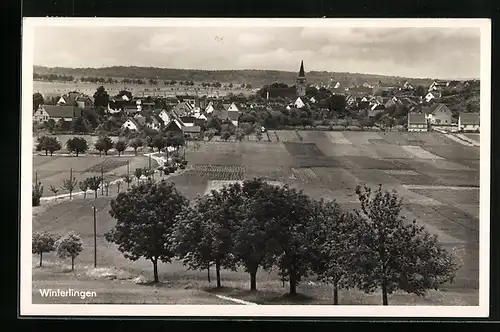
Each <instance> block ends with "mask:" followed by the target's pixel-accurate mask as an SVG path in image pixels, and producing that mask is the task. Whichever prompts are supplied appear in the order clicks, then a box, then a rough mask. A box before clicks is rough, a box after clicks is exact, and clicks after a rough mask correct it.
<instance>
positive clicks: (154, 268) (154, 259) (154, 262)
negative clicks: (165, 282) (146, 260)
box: [151, 258, 160, 282]
mask: <svg viewBox="0 0 500 332" xmlns="http://www.w3.org/2000/svg"><path fill="white" fill-rule="evenodd" d="M151 261H152V262H153V276H154V282H160V279H159V278H158V259H157V258H152V259H151Z"/></svg>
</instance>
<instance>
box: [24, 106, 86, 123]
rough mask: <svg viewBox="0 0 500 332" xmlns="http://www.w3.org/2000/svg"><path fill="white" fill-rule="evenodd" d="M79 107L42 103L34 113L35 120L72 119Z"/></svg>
mask: <svg viewBox="0 0 500 332" xmlns="http://www.w3.org/2000/svg"><path fill="white" fill-rule="evenodd" d="M76 112H77V108H76V107H73V106H54V105H40V106H39V107H38V109H37V110H36V111H35V112H34V113H33V121H36V122H40V123H43V122H45V121H48V120H49V119H53V120H54V121H56V122H57V121H59V120H61V119H63V120H64V121H72V120H73V118H75V117H76V116H77V114H76Z"/></svg>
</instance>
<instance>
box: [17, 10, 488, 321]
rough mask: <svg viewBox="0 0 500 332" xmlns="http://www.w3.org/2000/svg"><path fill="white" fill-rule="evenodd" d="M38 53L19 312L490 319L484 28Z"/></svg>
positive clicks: (253, 37)
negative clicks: (30, 199)
mask: <svg viewBox="0 0 500 332" xmlns="http://www.w3.org/2000/svg"><path fill="white" fill-rule="evenodd" d="M22 38H23V49H22V62H23V64H22V98H23V100H22V160H21V166H22V170H21V172H22V180H21V181H22V182H21V188H22V189H21V190H22V197H21V206H22V215H21V262H22V266H21V281H20V282H21V286H20V290H21V314H26V315H71V316H79V315H96V316H99V315H106V316H113V315H127V316H147V315H157V316H219V317H220V316H280V317H284V316H286V317H292V316H311V317H335V316H343V317H355V316H400V317H425V316H428V317H432V316H439V317H485V316H487V315H488V307H489V299H488V297H489V218H490V215H489V211H490V201H489V197H490V183H489V178H490V84H491V83H490V80H491V77H490V76H491V74H490V71H491V69H490V68H491V67H490V66H491V64H490V61H491V60H490V58H491V50H490V49H491V32H490V21H489V20H485V19H468V20H460V19H405V20H402V19H401V20H400V19H391V20H388V19H385V20H383V19H201V18H198V19H195V18H192V19H112V18H109V19H108V18H106V19H105V18H87V19H76V18H73V19H71V18H25V19H24V21H23V36H22ZM29 190H31V192H32V202H31V204H30V203H29V198H28V197H29V196H28V191H29ZM30 247H31V249H30ZM94 304H98V305H97V306H93V305H94ZM145 304H147V306H144V305H145Z"/></svg>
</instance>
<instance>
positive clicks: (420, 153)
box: [401, 145, 443, 160]
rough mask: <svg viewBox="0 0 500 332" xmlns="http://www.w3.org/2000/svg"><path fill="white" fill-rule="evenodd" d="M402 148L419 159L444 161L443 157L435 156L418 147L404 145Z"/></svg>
mask: <svg viewBox="0 0 500 332" xmlns="http://www.w3.org/2000/svg"><path fill="white" fill-rule="evenodd" d="M401 148H402V149H403V150H405V151H407V152H409V153H410V154H412V155H413V156H414V157H415V158H417V159H431V160H434V159H443V158H442V157H439V156H436V155H435V154H432V153H430V152H429V151H426V150H424V149H422V148H421V147H420V146H418V145H403V146H401Z"/></svg>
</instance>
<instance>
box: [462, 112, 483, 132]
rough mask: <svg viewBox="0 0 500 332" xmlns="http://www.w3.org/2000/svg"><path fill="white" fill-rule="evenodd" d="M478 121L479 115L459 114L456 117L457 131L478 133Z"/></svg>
mask: <svg viewBox="0 0 500 332" xmlns="http://www.w3.org/2000/svg"><path fill="white" fill-rule="evenodd" d="M479 120H480V117H479V113H460V114H459V116H458V130H459V131H463V132H478V131H479V124H480V123H479Z"/></svg>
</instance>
